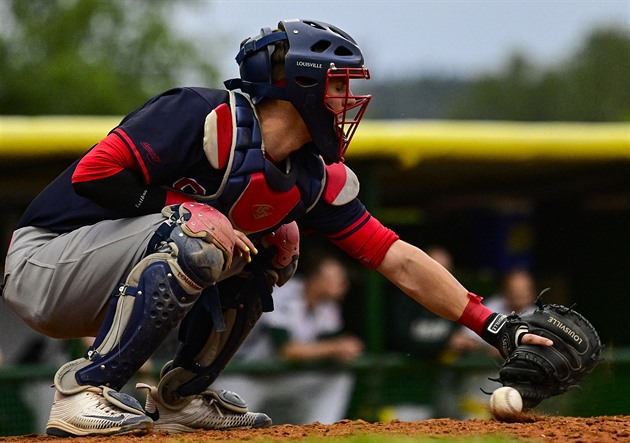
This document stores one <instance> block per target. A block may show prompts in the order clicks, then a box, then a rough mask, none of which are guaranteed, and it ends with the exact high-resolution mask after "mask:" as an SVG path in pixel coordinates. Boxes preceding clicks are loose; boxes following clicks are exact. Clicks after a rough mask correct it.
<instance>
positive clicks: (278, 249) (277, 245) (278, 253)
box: [261, 222, 300, 286]
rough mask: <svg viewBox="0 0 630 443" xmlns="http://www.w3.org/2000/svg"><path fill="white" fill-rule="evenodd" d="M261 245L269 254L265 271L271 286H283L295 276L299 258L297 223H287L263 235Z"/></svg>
mask: <svg viewBox="0 0 630 443" xmlns="http://www.w3.org/2000/svg"><path fill="white" fill-rule="evenodd" d="M261 245H262V246H263V248H265V250H267V251H269V253H270V254H271V259H270V263H269V264H270V266H267V269H266V270H265V272H266V273H267V277H268V279H269V280H270V283H271V285H272V286H273V285H274V284H275V285H278V286H282V285H284V284H285V283H286V282H287V281H289V279H290V278H291V277H293V275H294V274H295V271H296V270H297V265H298V259H299V257H300V230H299V228H298V225H297V223H296V222H291V223H287V224H285V225H282V226H280V227H279V228H278V229H276V230H275V231H273V232H271V233H270V234H267V235H265V236H264V237H262V239H261Z"/></svg>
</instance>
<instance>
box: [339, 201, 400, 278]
mask: <svg viewBox="0 0 630 443" xmlns="http://www.w3.org/2000/svg"><path fill="white" fill-rule="evenodd" d="M329 239H330V241H332V242H333V243H334V244H336V245H337V246H339V247H340V248H341V249H343V250H344V251H346V252H347V253H348V254H349V255H350V256H352V257H354V258H356V259H357V260H359V261H360V262H361V263H362V264H363V265H365V266H366V267H367V268H369V269H376V268H377V267H378V266H379V265H380V264H381V262H382V261H383V258H385V254H386V253H387V251H388V250H389V248H390V246H391V245H392V244H393V243H394V242H395V241H396V240H398V239H399V237H398V235H397V234H396V233H395V232H394V231H392V230H391V229H388V228H386V227H385V226H383V225H382V224H381V222H380V221H378V220H377V219H376V218H374V217H372V215H371V214H370V213H369V212H367V211H366V212H365V213H364V214H363V216H362V217H361V218H359V219H358V220H357V221H356V222H354V223H353V224H352V225H350V226H348V227H347V228H346V229H344V230H343V231H341V232H338V233H337V234H334V235H330V236H329Z"/></svg>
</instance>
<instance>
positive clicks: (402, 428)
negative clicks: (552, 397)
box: [0, 415, 630, 443]
mask: <svg viewBox="0 0 630 443" xmlns="http://www.w3.org/2000/svg"><path fill="white" fill-rule="evenodd" d="M366 433H368V434H383V435H384V436H392V435H394V434H399V435H404V436H422V437H434V438H446V437H464V436H471V437H472V436H487V435H502V436H509V437H512V438H522V439H524V440H526V441H540V442H551V441H556V442H574V443H578V442H580V443H591V442H592V443H595V442H597V443H609V442H622V441H624V442H626V441H630V416H626V415H623V416H621V415H617V416H606V417H592V418H574V417H546V416H531V417H529V418H528V421H527V422H525V423H500V422H498V421H496V420H493V419H490V420H463V421H461V420H452V419H432V420H425V421H419V422H400V421H397V420H395V421H392V422H389V423H367V422H364V421H361V420H356V421H351V420H343V421H340V422H338V423H335V424H332V425H322V424H319V423H314V424H310V425H301V426H293V425H281V426H272V427H270V428H267V429H259V430H239V431H198V432H195V433H192V434H185V435H180V436H169V435H166V434H162V433H152V434H148V435H144V436H133V437H132V436H116V437H82V438H52V437H47V436H43V435H25V436H16V437H0V442H6V443H27V442H28V443H32V442H44V441H46V442H55V443H105V442H107V443H148V442H151V443H154V442H155V443H173V442H183V443H203V442H209V441H223V442H225V441H247V442H256V441H260V440H264V441H278V442H285V441H292V440H294V441H295V440H301V439H304V438H309V437H324V438H325V437H335V436H340V437H344V436H359V435H361V434H366Z"/></svg>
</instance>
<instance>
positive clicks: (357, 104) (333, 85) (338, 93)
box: [324, 68, 371, 160]
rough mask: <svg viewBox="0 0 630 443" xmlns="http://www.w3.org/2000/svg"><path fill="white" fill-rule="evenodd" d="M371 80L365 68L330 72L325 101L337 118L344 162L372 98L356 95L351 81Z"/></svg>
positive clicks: (341, 69) (333, 69)
mask: <svg viewBox="0 0 630 443" xmlns="http://www.w3.org/2000/svg"><path fill="white" fill-rule="evenodd" d="M369 78H370V73H369V71H368V70H367V69H364V68H339V69H337V68H331V69H329V70H328V74H327V77H326V89H325V97H324V100H325V104H326V107H327V108H328V110H329V111H330V112H331V113H332V114H333V115H334V116H335V124H336V126H337V134H338V137H339V158H340V159H342V160H343V155H344V153H345V152H346V149H348V145H349V144H350V140H351V139H352V136H353V135H354V132H355V131H356V129H357V126H358V125H359V122H360V121H361V119H362V118H363V114H364V112H365V109H366V107H367V105H368V103H369V102H370V98H371V96H369V95H354V94H353V93H352V91H351V90H350V79H365V80H367V79H369Z"/></svg>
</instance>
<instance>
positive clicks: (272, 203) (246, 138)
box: [196, 93, 325, 234]
mask: <svg viewBox="0 0 630 443" xmlns="http://www.w3.org/2000/svg"><path fill="white" fill-rule="evenodd" d="M204 151H205V152H206V156H207V158H208V160H209V162H210V164H211V166H212V167H213V168H215V169H218V170H223V171H224V175H223V179H222V182H221V185H220V187H219V189H218V190H217V191H216V192H215V193H214V194H212V195H208V196H205V197H200V196H196V199H197V200H198V201H203V202H204V203H207V204H209V205H211V206H214V207H215V208H217V209H219V211H221V212H222V213H224V214H225V215H227V217H228V218H229V220H230V222H232V224H233V225H234V227H235V228H236V229H238V230H240V231H242V232H244V233H246V234H251V233H255V232H263V231H271V230H274V229H275V228H277V227H278V226H280V225H282V224H285V223H288V222H290V221H293V220H296V219H298V218H300V217H301V216H303V215H304V214H306V213H307V212H308V211H309V210H310V209H311V208H312V207H313V206H314V205H315V204H316V203H317V201H318V200H319V198H320V197H321V195H322V193H323V190H324V185H325V168H324V162H323V160H322V159H321V157H319V156H318V155H316V154H315V153H314V152H313V151H312V150H310V149H300V150H298V151H297V152H294V153H293V154H291V156H290V157H289V158H287V159H286V160H285V161H284V162H282V163H281V164H279V165H275V164H273V163H272V162H271V161H270V160H268V159H267V158H266V157H265V155H264V152H263V147H262V138H261V132H260V125H259V123H258V119H257V117H256V115H255V111H254V109H253V108H252V105H251V103H250V101H249V100H248V99H247V98H246V97H245V96H243V95H241V94H237V93H231V94H230V101H229V103H225V104H223V105H220V106H219V107H217V108H216V109H215V110H214V111H212V112H211V113H210V114H209V115H208V117H207V118H206V122H205V137H204Z"/></svg>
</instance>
